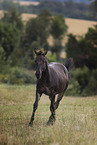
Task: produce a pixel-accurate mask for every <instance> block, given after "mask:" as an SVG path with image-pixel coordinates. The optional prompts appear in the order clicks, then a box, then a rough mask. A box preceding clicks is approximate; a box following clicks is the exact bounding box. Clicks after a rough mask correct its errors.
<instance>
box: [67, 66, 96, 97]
mask: <svg viewBox="0 0 97 145" xmlns="http://www.w3.org/2000/svg"><path fill="white" fill-rule="evenodd" d="M66 95H81V96H89V95H97V69H95V70H89V69H88V68H87V67H84V68H83V69H81V68H79V69H76V70H75V71H71V72H70V86H69V88H68V91H67V93H66Z"/></svg>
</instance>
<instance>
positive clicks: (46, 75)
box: [42, 62, 49, 82]
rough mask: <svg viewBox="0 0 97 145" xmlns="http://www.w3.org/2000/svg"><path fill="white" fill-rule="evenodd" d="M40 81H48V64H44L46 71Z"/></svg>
mask: <svg viewBox="0 0 97 145" xmlns="http://www.w3.org/2000/svg"><path fill="white" fill-rule="evenodd" d="M42 79H43V80H44V81H47V82H48V81H49V69H48V62H47V63H46V70H45V71H44V73H43V76H42Z"/></svg>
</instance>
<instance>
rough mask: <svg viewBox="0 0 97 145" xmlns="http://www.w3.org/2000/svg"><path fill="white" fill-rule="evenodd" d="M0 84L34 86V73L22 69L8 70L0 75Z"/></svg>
mask: <svg viewBox="0 0 97 145" xmlns="http://www.w3.org/2000/svg"><path fill="white" fill-rule="evenodd" d="M0 82H3V83H8V84H34V83H35V82H36V79H35V76H34V72H33V71H29V70H27V69H24V68H18V67H16V68H9V70H7V71H5V72H3V74H0Z"/></svg>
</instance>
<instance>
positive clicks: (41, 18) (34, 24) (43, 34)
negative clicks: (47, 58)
mask: <svg viewBox="0 0 97 145" xmlns="http://www.w3.org/2000/svg"><path fill="white" fill-rule="evenodd" d="M50 19H51V15H50V13H49V12H48V11H47V10H43V11H42V12H41V13H40V14H39V15H38V16H37V18H32V19H30V20H29V21H28V22H27V24H26V27H25V34H24V38H23V43H25V44H24V45H25V46H27V47H28V46H31V45H32V43H33V42H35V41H37V42H38V43H40V47H44V48H46V49H47V47H46V46H47V38H48V36H49V28H50Z"/></svg>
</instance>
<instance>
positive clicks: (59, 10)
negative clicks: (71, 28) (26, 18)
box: [0, 0, 97, 20]
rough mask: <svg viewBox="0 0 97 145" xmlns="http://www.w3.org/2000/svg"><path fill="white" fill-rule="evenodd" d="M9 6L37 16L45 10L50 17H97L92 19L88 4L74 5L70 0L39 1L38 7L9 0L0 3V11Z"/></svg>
mask: <svg viewBox="0 0 97 145" xmlns="http://www.w3.org/2000/svg"><path fill="white" fill-rule="evenodd" d="M92 4H93V3H92ZM10 6H14V7H16V9H17V10H18V11H19V12H22V13H34V14H39V13H40V12H41V11H42V10H43V9H45V8H46V9H47V10H48V11H50V12H51V13H52V15H55V14H61V15H64V16H65V17H69V18H77V19H87V20H97V15H96V17H93V15H92V13H93V10H92V9H91V8H90V6H89V5H88V4H85V3H76V2H73V1H72V0H69V1H65V2H63V3H62V2H59V1H57V2H54V1H44V0H41V1H40V3H39V5H37V6H34V5H29V6H24V5H23V6H22V5H20V4H19V3H14V2H12V1H10V0H3V1H1V2H0V10H9V9H10ZM91 7H92V5H91Z"/></svg>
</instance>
